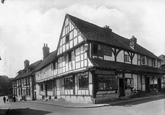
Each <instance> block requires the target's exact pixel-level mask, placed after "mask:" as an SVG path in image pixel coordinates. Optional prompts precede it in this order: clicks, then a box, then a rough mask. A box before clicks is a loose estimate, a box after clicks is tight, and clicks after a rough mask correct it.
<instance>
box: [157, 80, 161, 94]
mask: <svg viewBox="0 0 165 115" xmlns="http://www.w3.org/2000/svg"><path fill="white" fill-rule="evenodd" d="M158 92H161V79H160V78H158Z"/></svg>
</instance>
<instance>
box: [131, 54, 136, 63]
mask: <svg viewBox="0 0 165 115" xmlns="http://www.w3.org/2000/svg"><path fill="white" fill-rule="evenodd" d="M132 64H134V65H137V54H135V55H134V57H133V60H132Z"/></svg>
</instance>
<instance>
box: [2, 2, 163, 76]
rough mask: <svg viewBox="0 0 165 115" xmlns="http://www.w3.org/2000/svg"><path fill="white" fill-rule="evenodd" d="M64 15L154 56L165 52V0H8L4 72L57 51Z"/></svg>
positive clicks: (4, 10)
mask: <svg viewBox="0 0 165 115" xmlns="http://www.w3.org/2000/svg"><path fill="white" fill-rule="evenodd" d="M66 13H68V14H71V15H73V16H76V17H78V18H80V19H83V20H86V21H88V22H91V23H94V24H96V25H98V26H101V27H104V26H105V25H108V26H109V27H110V28H111V29H112V31H113V32H115V33H117V34H119V35H121V36H123V37H126V38H131V37H132V36H135V37H136V38H137V42H138V44H140V45H141V46H143V47H145V48H146V49H148V50H149V51H151V52H153V53H154V54H155V55H157V56H159V55H161V54H165V38H164V37H165V15H164V14H165V1H164V0H5V2H4V4H2V3H0V57H1V58H2V60H0V75H7V76H8V77H10V78H12V77H15V76H16V74H17V72H18V71H19V70H22V69H24V60H26V59H28V60H29V61H30V64H31V63H34V62H35V61H38V60H41V59H42V58H43V51H42V47H43V45H44V43H46V44H48V46H49V48H50V52H52V51H54V50H56V48H57V44H58V41H59V36H60V32H61V29H62V24H63V21H64V17H65V15H66Z"/></svg>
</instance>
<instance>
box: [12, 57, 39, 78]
mask: <svg viewBox="0 0 165 115" xmlns="http://www.w3.org/2000/svg"><path fill="white" fill-rule="evenodd" d="M40 63H41V60H39V61H36V62H34V63H32V64H31V65H29V67H28V68H25V69H23V70H19V72H18V73H20V74H18V75H17V76H16V77H15V78H14V80H16V79H19V78H23V77H27V76H30V75H33V74H34V71H35V68H36V67H37V66H38V65H39V64H40ZM25 71H26V72H25Z"/></svg>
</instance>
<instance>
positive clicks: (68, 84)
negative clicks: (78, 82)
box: [64, 77, 73, 89]
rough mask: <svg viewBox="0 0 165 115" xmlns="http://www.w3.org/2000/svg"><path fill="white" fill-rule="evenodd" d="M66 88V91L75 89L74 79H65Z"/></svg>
mask: <svg viewBox="0 0 165 115" xmlns="http://www.w3.org/2000/svg"><path fill="white" fill-rule="evenodd" d="M64 88H65V89H72V88H73V78H72V77H70V78H64Z"/></svg>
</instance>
